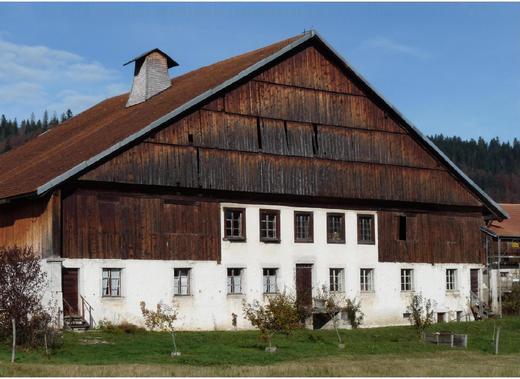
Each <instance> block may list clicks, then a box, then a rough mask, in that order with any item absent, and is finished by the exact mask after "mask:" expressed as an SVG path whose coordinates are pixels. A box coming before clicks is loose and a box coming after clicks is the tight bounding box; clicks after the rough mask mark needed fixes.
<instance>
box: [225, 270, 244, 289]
mask: <svg viewBox="0 0 520 379" xmlns="http://www.w3.org/2000/svg"><path fill="white" fill-rule="evenodd" d="M227 292H228V294H235V293H242V269H241V268H228V269H227Z"/></svg>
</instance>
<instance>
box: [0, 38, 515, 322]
mask: <svg viewBox="0 0 520 379" xmlns="http://www.w3.org/2000/svg"><path fill="white" fill-rule="evenodd" d="M128 64H133V65H135V69H134V82H133V85H132V90H131V92H130V93H129V94H128V93H127V94H123V95H120V96H116V97H113V98H110V99H107V100H105V101H102V102H101V103H99V104H97V105H95V106H94V107H92V108H90V109H88V110H86V111H84V112H83V113H81V114H79V115H77V116H75V117H73V118H72V119H70V120H68V121H66V122H65V123H64V124H62V125H61V126H59V127H57V128H54V129H51V130H50V131H48V132H46V133H44V134H43V135H41V136H39V137H38V138H36V139H34V140H32V141H30V142H28V143H27V144H25V145H23V146H21V147H19V148H17V149H14V150H12V151H9V152H8V153H6V154H4V155H2V156H0V167H2V171H1V172H0V199H2V200H1V201H2V205H1V206H0V245H13V244H18V245H31V246H33V248H34V249H35V250H36V251H38V252H39V253H40V254H41V257H42V261H43V262H44V264H45V267H46V270H47V271H48V272H49V278H50V283H51V284H50V290H49V291H50V292H49V295H52V297H54V298H56V299H58V300H59V302H60V303H61V302H63V311H64V313H65V315H66V316H68V317H70V316H77V315H79V316H83V318H84V319H85V323H90V324H92V323H95V322H97V321H99V320H103V319H107V320H110V321H112V322H121V321H123V320H128V321H130V322H134V323H140V322H141V320H142V318H141V314H140V309H139V302H140V301H145V302H146V303H147V304H149V305H153V304H156V303H158V302H161V301H162V302H164V303H168V302H171V301H172V300H174V301H175V302H176V303H177V304H178V306H179V312H180V320H179V323H180V327H181V328H183V329H229V328H232V319H233V318H232V314H233V313H235V314H237V315H238V320H237V322H238V327H239V328H247V327H248V324H247V322H246V321H245V320H243V319H242V317H241V315H242V312H241V302H242V300H243V299H246V300H247V301H252V300H254V299H258V300H260V301H263V300H264V299H265V298H266V297H267V296H270V294H272V293H276V292H278V291H283V290H287V291H289V292H293V293H295V294H296V296H297V298H298V302H299V304H300V305H303V306H309V307H310V306H311V305H312V302H313V297H314V296H315V295H316V293H317V291H319V290H320V289H321V288H322V287H323V286H325V287H326V288H327V289H328V290H330V291H332V292H338V293H344V294H345V295H346V296H348V297H349V298H357V299H360V300H361V304H362V310H363V312H364V313H365V325H367V326H375V325H389V324H401V323H408V320H407V309H406V308H407V305H408V303H409V298H410V296H411V294H413V293H414V292H421V293H422V294H423V295H424V296H425V297H428V298H431V299H432V300H434V304H435V311H436V312H437V316H438V319H439V320H440V321H442V320H444V321H448V320H454V319H472V317H473V315H472V313H471V311H470V308H469V306H468V301H469V299H470V296H471V292H474V293H477V294H480V293H481V288H480V287H481V286H482V285H483V283H484V281H483V280H482V274H483V269H484V268H485V264H486V257H485V252H484V245H483V244H482V235H481V231H480V228H481V227H485V226H486V225H488V224H489V223H490V222H492V221H493V220H502V219H505V218H507V213H506V212H505V211H504V210H503V209H502V208H501V207H500V206H499V205H498V204H496V203H495V202H494V201H493V200H492V199H491V198H490V197H489V196H488V195H486V194H485V193H484V192H483V191H482V190H481V189H480V188H478V187H477V185H475V183H473V182H472V181H471V180H470V179H469V178H468V177H467V176H466V175H464V173H463V172H462V171H461V170H460V169H458V168H457V167H456V166H455V165H454V164H453V163H452V162H451V161H450V160H449V159H448V158H447V157H446V156H445V155H444V154H443V153H442V152H441V151H440V150H439V149H438V148H436V146H435V145H433V144H432V143H431V142H430V141H429V140H428V138H426V137H425V136H424V135H423V134H421V132H420V131H419V130H418V129H416V128H415V127H414V126H413V125H412V124H411V123H410V122H408V121H407V120H406V119H405V118H404V117H403V116H402V115H401V114H400V113H399V112H398V111H397V110H396V109H395V108H394V107H393V106H392V105H390V103H388V101H386V100H385V99H384V98H383V97H382V96H381V95H380V94H378V93H377V92H376V90H375V89H374V88H373V87H371V86H370V85H369V84H368V83H367V82H366V80H364V79H363V78H362V77H361V76H360V75H359V74H358V73H357V72H356V71H354V70H353V69H352V67H350V65H349V64H348V63H347V62H346V61H345V60H344V59H343V58H342V57H341V56H340V55H339V54H338V53H337V52H336V51H335V50H334V49H333V47H331V46H330V45H329V44H328V43H327V42H326V41H325V40H324V39H323V38H321V37H320V36H319V35H318V34H317V33H316V32H314V31H310V32H306V33H304V34H301V35H298V36H296V37H293V38H289V39H287V40H284V41H281V42H278V43H275V44H273V45H270V46H267V47H264V48H261V49H258V50H255V51H252V52H249V53H246V54H243V55H239V56H236V57H233V58H230V59H227V60H224V61H221V62H218V63H215V64H213V65H210V66H206V67H202V68H200V69H197V70H195V71H192V72H189V73H187V74H184V75H180V76H177V77H175V78H173V79H172V80H170V79H169V77H168V69H170V68H173V67H175V66H176V65H177V63H176V62H175V61H174V60H173V59H172V58H170V57H169V56H168V55H166V54H165V53H164V52H163V51H161V50H159V49H154V50H152V51H150V52H148V53H145V54H143V55H141V56H139V57H137V58H135V59H133V60H131V61H130V62H128ZM172 71H173V70H172ZM403 90H406V89H405V88H403Z"/></svg>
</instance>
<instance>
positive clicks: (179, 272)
mask: <svg viewBox="0 0 520 379" xmlns="http://www.w3.org/2000/svg"><path fill="white" fill-rule="evenodd" d="M190 273H191V269H189V268H176V269H174V270H173V277H174V278H173V294H174V295H181V296H182V295H189V294H190Z"/></svg>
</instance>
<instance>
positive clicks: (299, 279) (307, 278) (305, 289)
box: [296, 264, 312, 321]
mask: <svg viewBox="0 0 520 379" xmlns="http://www.w3.org/2000/svg"><path fill="white" fill-rule="evenodd" d="M296 303H297V305H298V309H299V310H300V314H301V315H302V316H303V317H302V321H304V319H305V318H306V317H309V316H310V315H311V310H312V265H311V264H297V265H296Z"/></svg>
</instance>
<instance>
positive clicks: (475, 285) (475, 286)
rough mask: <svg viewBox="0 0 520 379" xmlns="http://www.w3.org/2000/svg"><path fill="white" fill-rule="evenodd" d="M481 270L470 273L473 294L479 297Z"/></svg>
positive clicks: (473, 270) (472, 270)
mask: <svg viewBox="0 0 520 379" xmlns="http://www.w3.org/2000/svg"><path fill="white" fill-rule="evenodd" d="M479 271H480V270H479V269H478V268H477V269H473V268H472V269H471V271H470V277H471V292H473V293H474V294H475V295H478V287H479V285H478V272H479Z"/></svg>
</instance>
